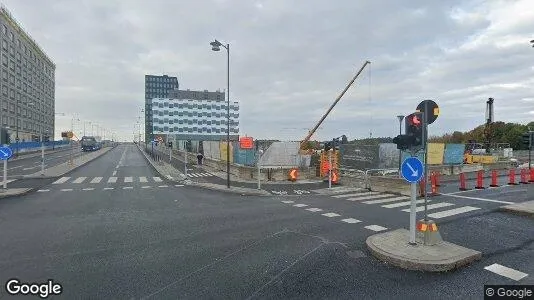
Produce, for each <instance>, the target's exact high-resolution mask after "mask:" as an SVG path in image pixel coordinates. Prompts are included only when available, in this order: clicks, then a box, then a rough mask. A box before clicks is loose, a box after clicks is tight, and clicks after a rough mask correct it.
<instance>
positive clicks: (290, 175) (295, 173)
mask: <svg viewBox="0 0 534 300" xmlns="http://www.w3.org/2000/svg"><path fill="white" fill-rule="evenodd" d="M287 175H288V180H289V181H297V178H298V176H299V170H298V169H295V168H293V169H291V170H289V173H288V174H287Z"/></svg>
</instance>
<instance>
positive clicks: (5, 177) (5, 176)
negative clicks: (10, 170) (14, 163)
mask: <svg viewBox="0 0 534 300" xmlns="http://www.w3.org/2000/svg"><path fill="white" fill-rule="evenodd" d="M5 189H7V159H6V160H4V190H5Z"/></svg>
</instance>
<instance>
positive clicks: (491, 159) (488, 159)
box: [473, 155, 497, 164]
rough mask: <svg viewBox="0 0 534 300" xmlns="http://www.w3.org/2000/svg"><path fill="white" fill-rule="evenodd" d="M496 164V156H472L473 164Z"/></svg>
mask: <svg viewBox="0 0 534 300" xmlns="http://www.w3.org/2000/svg"><path fill="white" fill-rule="evenodd" d="M496 162H497V157H496V156H491V155H473V163H482V164H494V163H496Z"/></svg>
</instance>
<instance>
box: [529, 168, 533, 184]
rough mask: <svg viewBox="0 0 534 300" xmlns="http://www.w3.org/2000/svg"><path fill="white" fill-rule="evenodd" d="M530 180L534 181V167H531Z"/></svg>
mask: <svg viewBox="0 0 534 300" xmlns="http://www.w3.org/2000/svg"><path fill="white" fill-rule="evenodd" d="M529 182H534V169H530V180H529Z"/></svg>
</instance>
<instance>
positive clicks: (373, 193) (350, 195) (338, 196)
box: [332, 192, 379, 198]
mask: <svg viewBox="0 0 534 300" xmlns="http://www.w3.org/2000/svg"><path fill="white" fill-rule="evenodd" d="M376 194H379V193H378V192H366V193H365V192H364V193H353V194H343V195H335V196H332V197H334V198H348V197H354V196H369V195H376Z"/></svg>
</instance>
